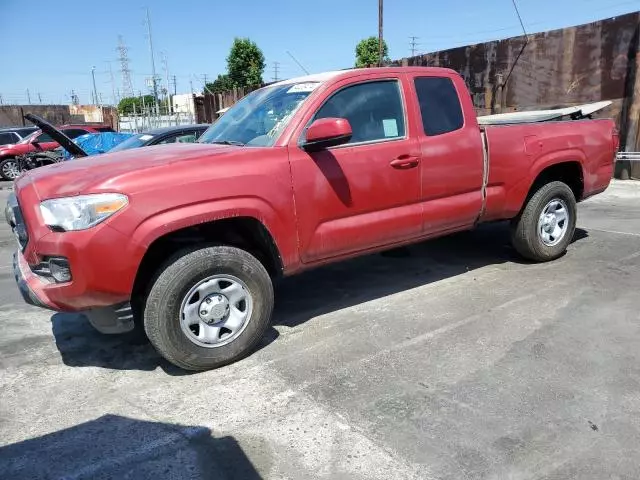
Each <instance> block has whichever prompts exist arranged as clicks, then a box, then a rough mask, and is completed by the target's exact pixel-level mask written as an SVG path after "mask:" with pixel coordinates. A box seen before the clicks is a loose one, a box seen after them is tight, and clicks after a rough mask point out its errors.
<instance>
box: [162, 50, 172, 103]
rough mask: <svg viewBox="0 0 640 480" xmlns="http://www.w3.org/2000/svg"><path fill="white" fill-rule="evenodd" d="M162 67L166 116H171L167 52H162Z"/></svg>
mask: <svg viewBox="0 0 640 480" xmlns="http://www.w3.org/2000/svg"><path fill="white" fill-rule="evenodd" d="M162 67H163V68H164V75H165V79H166V81H167V98H166V100H167V115H171V92H170V91H169V62H168V61H167V52H162Z"/></svg>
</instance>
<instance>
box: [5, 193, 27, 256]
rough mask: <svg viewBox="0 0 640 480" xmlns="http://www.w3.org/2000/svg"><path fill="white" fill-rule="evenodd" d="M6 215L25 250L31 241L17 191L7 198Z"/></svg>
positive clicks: (21, 247) (19, 243)
mask: <svg viewBox="0 0 640 480" xmlns="http://www.w3.org/2000/svg"><path fill="white" fill-rule="evenodd" d="M4 215H5V217H6V219H7V223H8V224H9V226H10V227H11V230H12V231H13V234H14V235H15V236H16V239H17V240H18V245H19V246H20V250H22V251H23V252H24V249H25V248H26V247H27V243H28V242H29V234H28V232H27V225H26V224H25V222H24V217H23V216H22V210H20V205H19V204H18V199H17V197H16V195H15V193H12V194H11V195H9V198H8V199H7V206H6V207H5V209H4Z"/></svg>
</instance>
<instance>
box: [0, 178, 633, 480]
mask: <svg viewBox="0 0 640 480" xmlns="http://www.w3.org/2000/svg"><path fill="white" fill-rule="evenodd" d="M6 194H7V192H0V201H2V203H4V197H6ZM579 227H580V228H579V230H578V231H577V234H576V236H575V242H574V243H573V244H572V245H571V246H570V248H569V251H568V253H567V255H566V256H565V257H563V258H562V259H560V260H558V261H556V262H552V263H548V264H542V265H532V264H527V263H524V262H522V261H520V260H519V259H518V257H516V256H515V255H514V252H513V251H512V249H511V248H510V246H509V245H508V232H507V229H506V228H505V226H504V225H490V226H485V227H482V228H480V229H478V230H476V231H474V232H470V233H465V234H461V235H456V236H454V237H450V238H447V239H442V240H437V241H433V242H428V243H424V244H421V245H418V246H415V247H412V248H411V249H410V255H408V256H401V255H400V256H398V255H395V256H381V255H374V256H369V257H365V258H360V259H357V260H354V261H351V262H347V263H343V264H339V265H335V266H330V267H327V268H323V269H320V270H317V271H313V272H309V273H307V274H304V275H301V276H299V277H296V278H292V279H288V280H285V281H283V282H282V284H280V285H279V287H278V290H277V305H278V306H277V309H276V313H275V319H274V326H273V329H272V330H271V332H270V333H269V335H268V337H267V338H266V339H265V341H264V343H263V345H262V346H261V349H260V350H259V351H257V352H256V353H255V354H253V355H252V356H251V357H249V358H247V359H246V360H243V361H241V362H239V363H236V364H234V365H231V366H228V367H225V368H222V369H219V370H216V371H211V372H206V373H198V374H191V375H189V374H184V373H183V372H180V371H178V370H176V369H175V368H172V367H171V366H169V365H167V364H166V363H165V362H163V361H162V360H161V359H160V358H159V357H158V355H157V354H156V353H155V352H154V351H153V349H152V348H151V347H150V346H149V345H148V344H144V343H142V344H141V343H136V342H134V341H132V340H131V339H130V338H129V337H126V336H125V337H106V336H102V335H100V334H98V333H95V332H94V331H93V330H92V329H91V327H90V326H89V325H88V324H87V322H86V321H85V320H84V319H83V318H82V317H79V316H75V315H65V314H54V315H52V314H51V313H50V312H47V311H44V310H39V309H36V308H31V307H28V306H26V305H24V304H23V303H22V301H21V299H20V298H19V295H18V292H17V290H16V288H15V286H14V284H13V278H12V273H11V268H10V265H9V264H10V254H11V252H12V250H13V248H14V240H13V238H12V237H11V235H10V233H9V231H8V229H7V227H6V226H4V225H3V226H1V227H0V305H1V306H2V307H1V312H0V322H1V324H0V332H1V333H0V478H7V479H9V478H10V479H40V478H42V479H44V478H47V479H48V478H65V479H94V478H97V479H106V478H118V479H120V478H128V479H146V478H148V479H154V480H156V479H160V478H162V479H164V478H174V479H189V478H192V479H205V478H206V479H233V478H238V479H252V478H267V479H281V478H291V479H311V478H331V479H378V478H379V479H404V478H421V479H430V478H434V479H435V478H437V479H456V480H459V479H472V478H473V479H475V478H483V479H549V480H551V479H555V480H558V479H570V478H571V479H572V478H580V479H594V480H595V479H598V480H600V479H604V478H609V479H637V478H640V459H639V457H638V452H639V451H640V295H639V293H638V292H639V291H640V184H639V183H630V182H626V183H621V182H617V183H616V184H614V185H613V186H612V187H611V188H610V189H609V190H608V191H607V193H606V194H603V195H600V196H598V197H596V198H593V199H591V200H589V201H587V202H585V203H583V204H581V206H580V219H579Z"/></svg>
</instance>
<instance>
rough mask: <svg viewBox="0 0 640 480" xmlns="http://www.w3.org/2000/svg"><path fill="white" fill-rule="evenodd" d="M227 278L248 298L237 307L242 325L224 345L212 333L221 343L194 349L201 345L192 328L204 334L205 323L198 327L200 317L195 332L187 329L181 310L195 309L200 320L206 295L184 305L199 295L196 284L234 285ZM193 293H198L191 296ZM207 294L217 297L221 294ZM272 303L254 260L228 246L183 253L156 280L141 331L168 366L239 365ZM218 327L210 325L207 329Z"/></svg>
mask: <svg viewBox="0 0 640 480" xmlns="http://www.w3.org/2000/svg"><path fill="white" fill-rule="evenodd" d="M212 278H214V279H213V280H211V279H212ZM225 279H235V280H236V281H237V284H238V285H240V286H241V291H242V292H243V293H244V294H247V295H248V296H247V297H246V298H247V299H246V300H242V301H241V302H245V303H244V304H242V303H240V304H238V305H240V308H242V305H244V308H245V314H246V317H245V318H246V320H244V324H243V325H244V326H242V327H241V328H238V329H237V332H232V333H233V335H231V334H227V337H228V338H233V339H232V340H229V341H228V343H224V342H225V341H227V340H219V338H224V335H225V334H224V333H222V334H216V340H215V341H216V342H219V343H220V344H216V346H211V345H209V346H207V345H205V344H204V343H203V344H198V342H200V340H198V339H197V338H196V337H197V335H196V333H194V331H190V329H191V328H194V329H195V331H197V332H199V329H201V328H204V329H205V330H207V329H208V325H209V324H200V323H198V322H201V321H202V318H201V317H198V321H197V322H196V324H195V325H193V327H188V326H185V325H184V323H185V320H184V319H185V318H186V315H183V311H184V310H185V309H188V308H190V307H193V306H196V309H195V310H196V312H195V315H200V311H201V310H202V309H203V308H206V307H207V305H204V301H205V300H210V299H209V296H210V295H204V294H203V295H204V296H205V298H204V299H203V298H198V299H197V300H196V302H193V303H190V304H189V303H186V302H187V301H188V300H190V299H191V298H195V296H198V295H199V290H198V285H200V288H204V287H203V285H204V286H206V285H208V284H219V285H221V286H224V284H225V283H233V280H231V282H227V280H225ZM212 282H213V283H212ZM216 288H217V287H216ZM227 288H228V287H227ZM194 289H196V293H192V292H193V291H194ZM221 292H224V290H221ZM211 295H215V296H216V297H218V298H219V297H221V296H220V295H219V294H213V293H212V294H211ZM224 298H227V297H224ZM273 303H274V299H273V285H272V283H271V278H270V277H269V274H268V273H267V271H266V270H265V268H264V266H263V265H262V264H261V263H260V262H259V261H258V260H257V259H256V258H255V257H254V256H253V255H251V254H249V253H248V252H246V251H244V250H240V249H238V248H233V247H226V246H210V247H204V248H199V249H197V250H193V249H191V250H185V251H182V252H179V253H178V254H176V255H175V256H174V257H172V258H171V259H170V260H169V261H168V262H167V263H166V264H165V266H164V267H163V268H162V269H161V271H160V273H159V274H158V275H157V277H156V278H155V281H154V282H153V284H152V286H151V289H150V291H149V294H148V295H147V297H146V301H145V305H144V316H143V319H144V330H145V332H146V334H147V337H148V338H149V340H150V341H151V343H152V345H153V346H154V347H155V348H156V350H157V351H158V352H159V353H160V355H162V356H163V357H164V358H166V359H167V360H168V361H169V362H171V363H173V364H174V365H176V366H178V367H180V368H183V369H185V370H195V371H197V370H209V369H212V368H217V367H221V366H223V365H226V364H229V363H231V362H234V361H236V360H239V359H240V358H242V357H244V356H246V355H247V354H249V353H250V352H251V351H252V350H253V348H254V347H255V346H256V345H257V344H258V342H259V341H260V339H261V338H262V336H263V335H264V333H265V331H266V329H267V328H268V326H269V323H270V321H271V313H272V311H273ZM197 305H200V306H197ZM232 305H233V303H232V301H231V300H229V301H228V302H227V312H231V311H232V310H234V309H233V308H231V306H232ZM223 310H224V309H223ZM212 311H213V310H212ZM234 311H237V312H240V310H234ZM193 314H194V312H192V315H193ZM227 315H231V313H227ZM212 321H213V320H212ZM220 322H222V320H221V321H220ZM222 324H223V323H212V324H211V326H212V327H215V325H222ZM224 325H226V324H224ZM216 328H218V329H219V330H220V332H224V330H225V328H224V326H223V327H222V329H220V327H216ZM226 330H229V329H226ZM229 332H231V330H229ZM218 335H219V336H218ZM234 336H235V337H234ZM202 342H205V340H202Z"/></svg>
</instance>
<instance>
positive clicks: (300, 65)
mask: <svg viewBox="0 0 640 480" xmlns="http://www.w3.org/2000/svg"><path fill="white" fill-rule="evenodd" d="M287 55H289V56H290V57H291V58H292V59H293V61H294V62H296V64H297V65H298V66H299V67H300V70H302V71H303V72H304V73H306V74H307V75H309V71H308V70H307V69H306V68H304V67H303V66H302V64H301V63H300V62H299V61H298V59H297V58H296V57H294V56H293V54H292V53H291V52H290V51H289V50H287Z"/></svg>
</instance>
